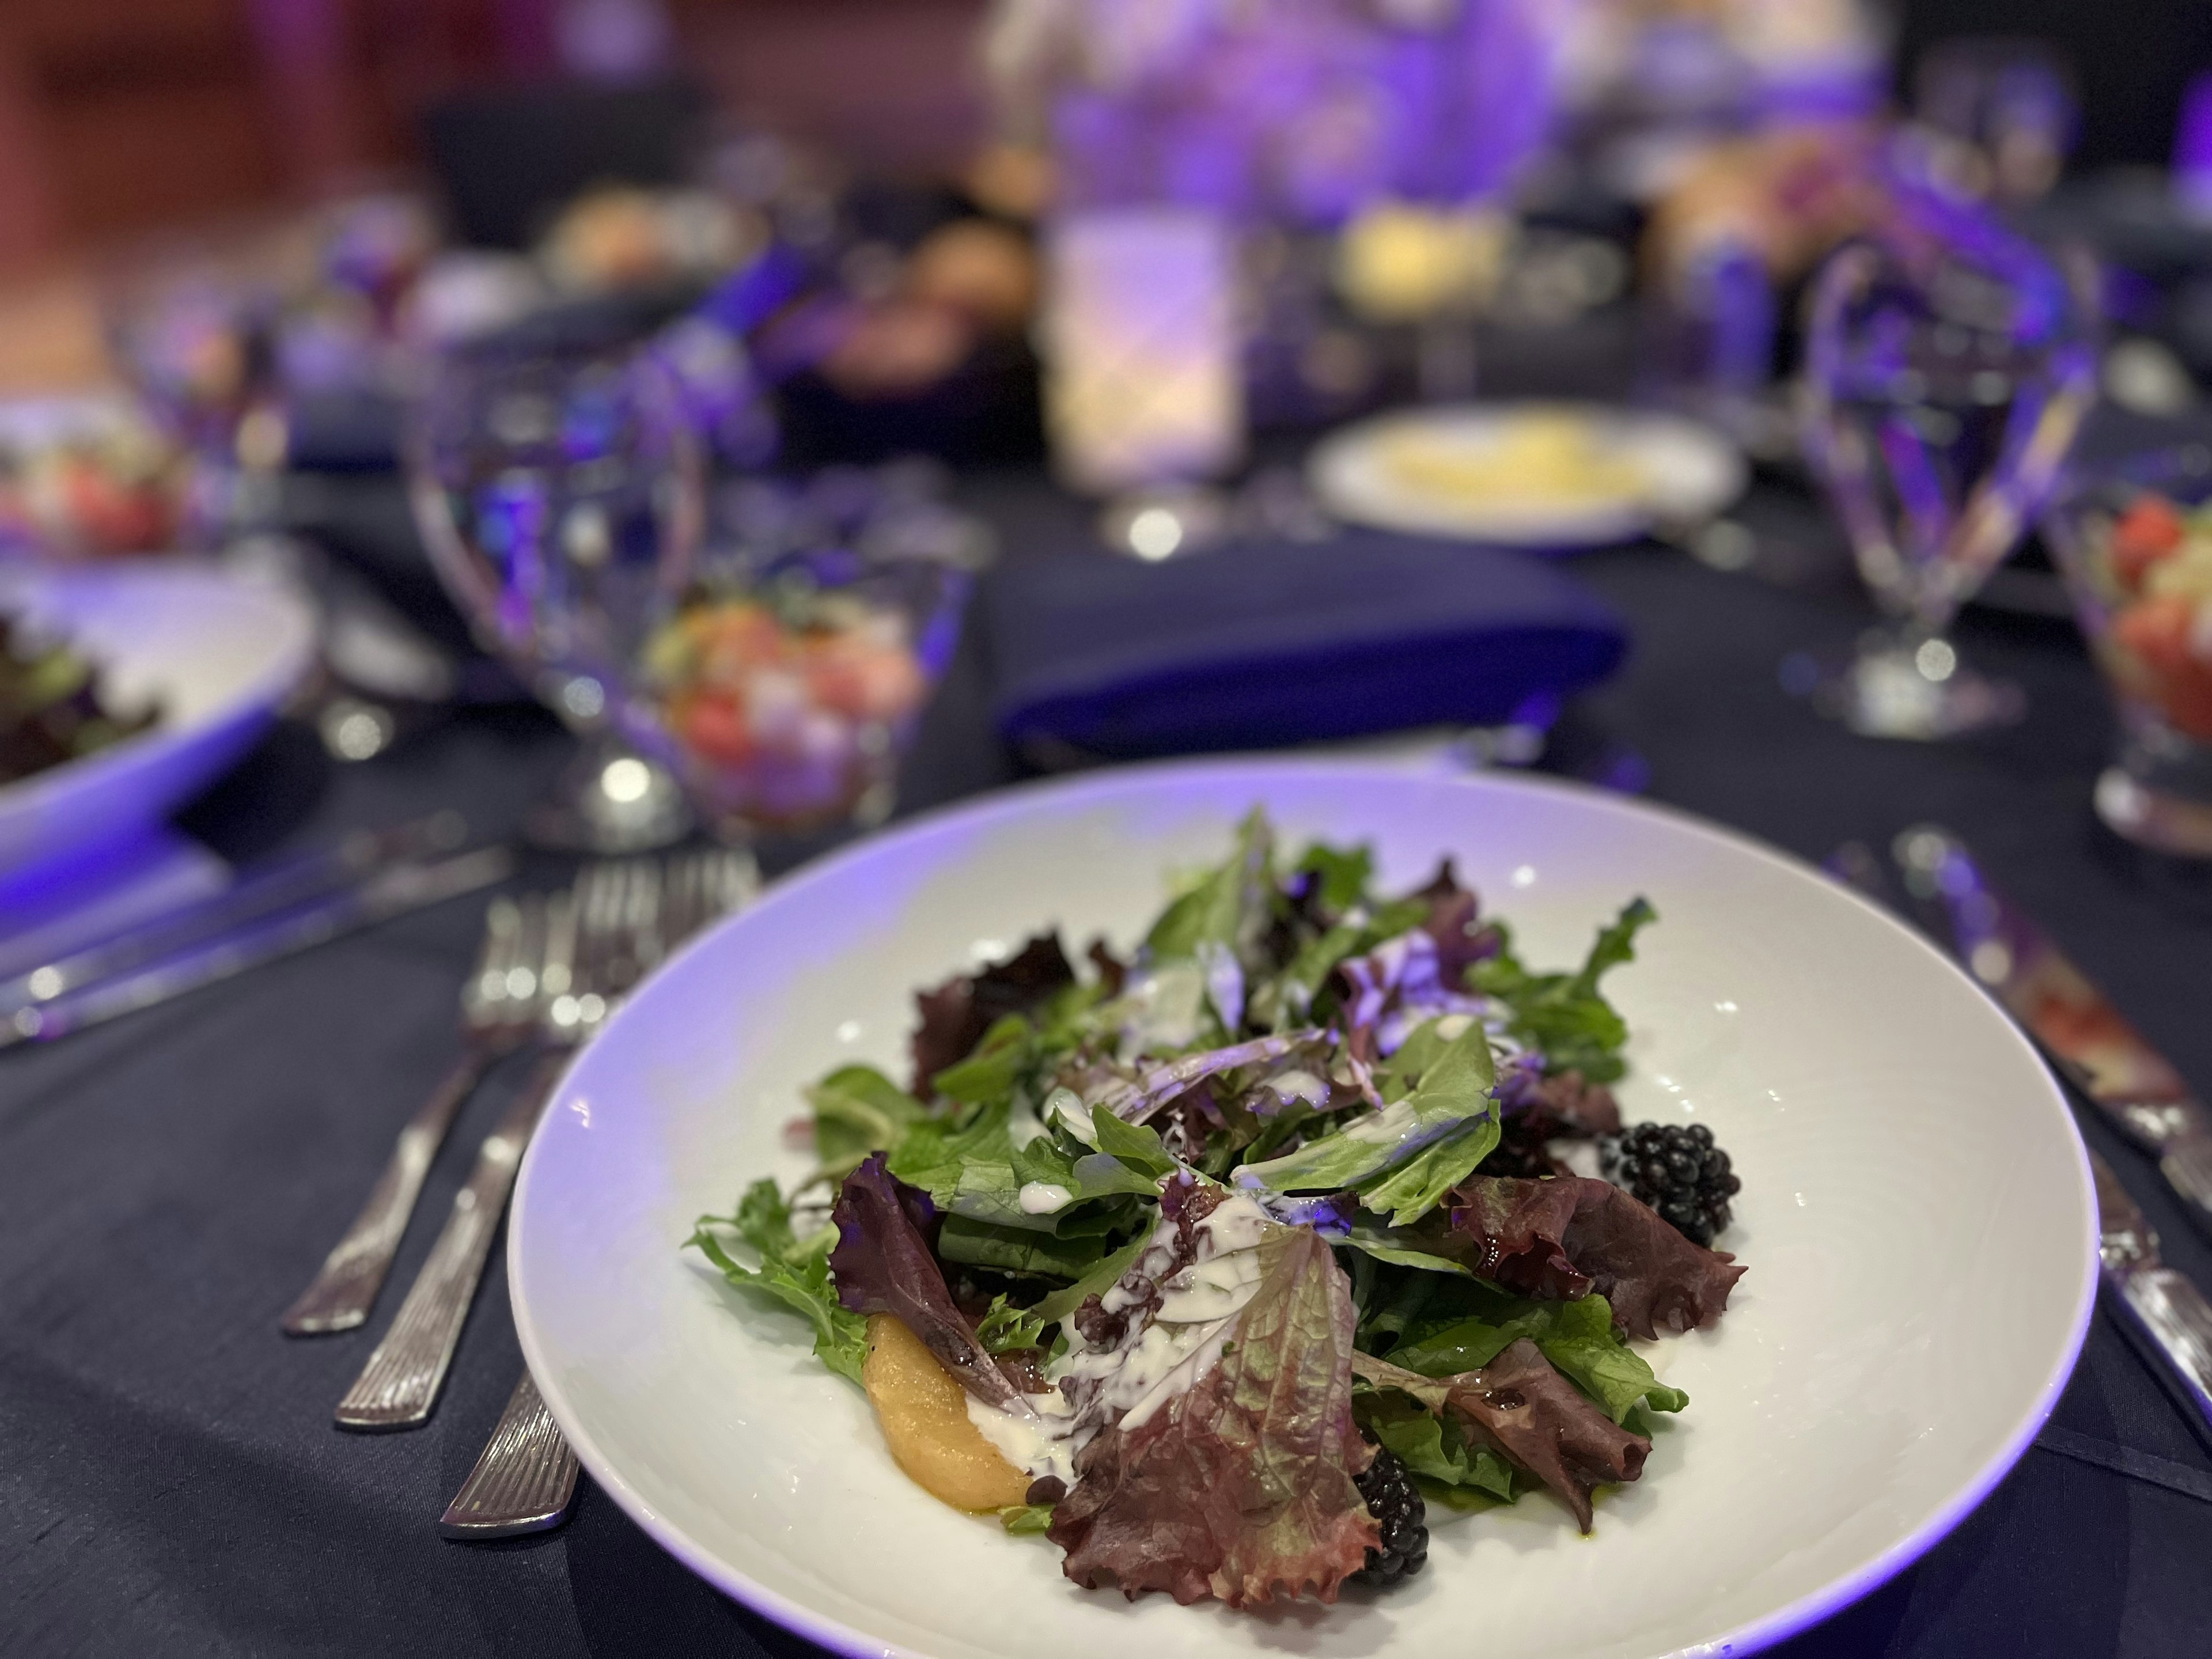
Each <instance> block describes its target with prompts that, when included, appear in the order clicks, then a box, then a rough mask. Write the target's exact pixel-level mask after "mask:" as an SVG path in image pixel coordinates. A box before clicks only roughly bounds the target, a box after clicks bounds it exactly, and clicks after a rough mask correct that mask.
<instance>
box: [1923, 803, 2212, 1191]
mask: <svg viewBox="0 0 2212 1659" xmlns="http://www.w3.org/2000/svg"><path fill="white" fill-rule="evenodd" d="M1890 856H1891V858H1892V860H1893V861H1894V862H1895V864H1896V866H1897V869H1898V873H1899V876H1900V877H1901V878H1903V880H1904V883H1905V890H1906V891H1907V892H1908V893H1910V894H1911V897H1912V900H1913V902H1914V903H1915V905H1916V906H1917V908H1918V909H1919V911H1920V914H1921V918H1922V921H1923V924H1924V925H1926V926H1928V927H1929V931H1930V932H1933V933H1936V934H1937V936H1938V937H1940V938H1945V939H1948V940H1949V941H1950V943H1951V947H1952V949H1953V951H1954V952H1955V953H1956V954H1957V956H1958V957H1959V960H1960V961H1961V962H1962V963H1965V964H1966V968H1967V970H1968V971H1969V972H1971V973H1972V975H1974V977H1975V978H1976V979H1978V980H1979V981H1981V982H1982V983H1983V984H1984V985H1985V986H1987V987H1989V989H1990V993H1991V994H1993V995H1995V996H1996V1000H1998V1001H1999V1002H2001V1003H2002V1004H2003V1005H2004V1006H2005V1008H2006V1010H2007V1011H2008V1012H2009V1013H2010V1014H2011V1015H2012V1017H2013V1018H2015V1019H2016V1020H2018V1021H2019V1022H2020V1023H2021V1026H2022V1027H2023V1028H2024V1029H2025V1030H2027V1034H2028V1035H2029V1036H2032V1037H2033V1038H2034V1039H2035V1040H2036V1042H2038V1043H2039V1044H2041V1045H2042V1048H2043V1050H2044V1052H2045V1054H2049V1055H2050V1056H2051V1060H2052V1062H2053V1063H2054V1064H2056V1065H2057V1067H2058V1068H2059V1070H2061V1071H2062V1072H2063V1073H2065V1074H2066V1075H2067V1077H2068V1078H2069V1079H2070V1080H2071V1081H2072V1082H2073V1083H2074V1084H2075V1086H2076V1087H2078V1088H2079V1089H2080V1090H2081V1092H2082V1093H2083V1094H2084V1095H2086V1096H2087V1097H2088V1099H2089V1100H2090V1102H2091V1103H2093V1105H2095V1106H2096V1108H2097V1109H2098V1110H2100V1112H2102V1113H2103V1114H2104V1115H2105V1116H2106V1118H2107V1119H2109V1120H2110V1121H2111V1122H2112V1126H2113V1127H2115V1128H2117V1129H2118V1131H2119V1132H2120V1133H2122V1134H2123V1135H2124V1136H2125V1137H2127V1139H2129V1140H2130V1141H2131V1142H2133V1143H2134V1144H2135V1145H2136V1146H2139V1147H2141V1148H2142V1150H2143V1151H2144V1152H2148V1153H2150V1154H2151V1155H2152V1156H2153V1157H2154V1158H2157V1159H2158V1167H2159V1170H2160V1174H2162V1175H2164V1176H2165V1177H2166V1184H2167V1185H2168V1186H2170V1187H2172V1188H2173V1190H2174V1191H2175V1192H2176V1193H2177V1194H2179V1195H2180V1197H2181V1199H2182V1200H2183V1201H2184V1202H2185V1203H2186V1204H2187V1205H2188V1206H2189V1212H2190V1215H2191V1218H2192V1219H2194V1220H2196V1221H2197V1222H2198V1223H2200V1224H2202V1225H2204V1226H2206V1227H2207V1228H2212V1113H2208V1112H2207V1111H2206V1110H2205V1109H2204V1105H2203V1103H2202V1102H2201V1101H2199V1100H2198V1099H2197V1097H2196V1096H2195V1095H2194V1094H2193V1093H2191V1091H2190V1087H2189V1085H2188V1084H2187V1083H2186V1082H2185V1081H2184V1080H2183V1079H2182V1076H2181V1074H2180V1073H2179V1072H2178V1071H2176V1070H2175V1069H2174V1068H2173V1066H2172V1063H2171V1062H2169V1061H2168V1060H2166V1057H2165V1056H2164V1055H2163V1054H2160V1053H2159V1052H2158V1050H2157V1049H2155V1048H2153V1047H2151V1045H2150V1042H2149V1040H2148V1038H2146V1037H2145V1036H2143V1035H2142V1032H2140V1031H2138V1030H2136V1028H2135V1027H2134V1026H2132V1025H2130V1024H2128V1022H2127V1020H2126V1019H2125V1018H2124V1017H2123V1016H2122V1015H2121V1013H2120V1012H2119V1010H2118V1009H2117V1008H2115V1007H2113V1006H2112V1003H2111V1001H2110V1000H2107V999H2106V996H2105V994H2104V993H2103V992H2101V991H2100V990H2099V989H2098V988H2097V987H2096V986H2095V985H2094V984H2093V983H2092V982H2091V981H2090V979H2089V977H2088V975H2086V974H2084V973H2083V972H2082V971H2081V969H2079V968H2076V967H2075V965H2074V964H2073V963H2071V962H2070V961H2069V960H2068V959H2067V957H2066V955H2065V953H2064V952H2063V951H2060V950H2059V948H2058V946H2057V945H2056V944H2054V943H2053V942H2052V941H2051V936H2050V935H2049V934H2047V933H2045V932H2044V931H2043V929H2042V928H2041V927H2039V926H2038V925H2037V923H2036V922H2035V921H2034V919H2033V917H2031V916H2029V915H2027V912H2025V911H2024V910H2022V909H2021V908H2020V906H2018V905H2017V904H2015V903H2014V902H2012V901H2011V900H2010V899H2008V898H2007V897H2006V896H2004V894H2003V893H2002V892H2001V891H1999V890H1998V889H1997V888H1996V887H1995V886H1994V885H1992V884H1990V881H1989V879H1988V878H1986V877H1985V876H1984V875H1983V873H1982V871H1981V866H1979V865H1978V863H1976V861H1975V860H1974V856H1973V854H1972V852H1971V851H1969V850H1968V848H1967V847H1966V843H1965V842H1962V841H1960V838H1959V837H1958V836H1955V835H1954V834H1952V833H1951V831H1949V830H1948V829H1941V828H1938V827H1937V826H1936V825H1934V824H1927V823H1923V824H1918V825H1916V826H1915V827H1914V828H1912V829H1907V830H1905V832H1904V833H1903V834H1902V835H1900V836H1898V838H1897V840H1896V841H1895V842H1893V844H1892V846H1891V848H1890Z"/></svg>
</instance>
